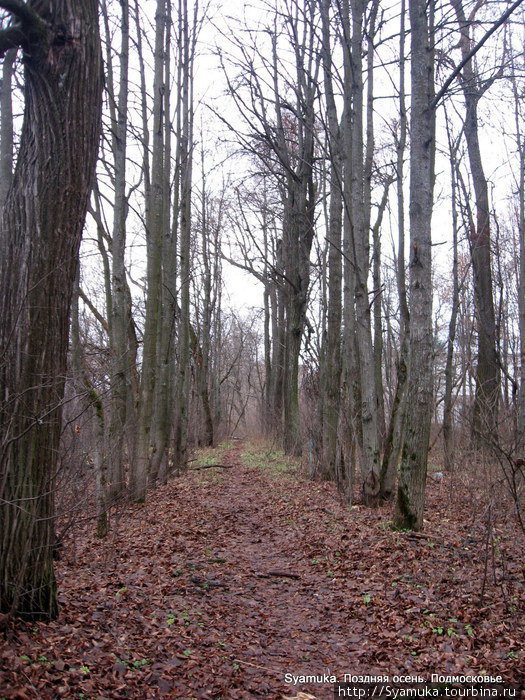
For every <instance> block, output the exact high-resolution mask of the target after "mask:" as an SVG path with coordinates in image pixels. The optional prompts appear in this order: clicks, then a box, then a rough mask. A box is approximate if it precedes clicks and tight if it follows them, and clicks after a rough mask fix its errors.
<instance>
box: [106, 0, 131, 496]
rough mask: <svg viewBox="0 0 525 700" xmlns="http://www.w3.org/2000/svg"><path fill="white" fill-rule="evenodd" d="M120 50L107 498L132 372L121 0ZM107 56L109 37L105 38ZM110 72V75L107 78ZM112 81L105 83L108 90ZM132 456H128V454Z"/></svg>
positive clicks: (119, 486)
mask: <svg viewBox="0 0 525 700" xmlns="http://www.w3.org/2000/svg"><path fill="white" fill-rule="evenodd" d="M120 6H121V22H120V34H121V47H120V52H119V57H120V70H119V74H120V78H119V92H118V99H117V100H115V96H114V95H112V96H111V95H110V103H112V102H113V103H115V109H114V110H112V111H113V115H114V119H113V123H112V130H113V133H112V136H113V138H112V148H113V157H114V162H115V175H114V177H115V204H114V207H113V233H112V238H111V260H112V270H111V297H112V300H111V308H110V309H108V314H110V315H111V319H110V347H111V355H112V360H113V368H112V372H111V376H110V388H111V398H112V411H111V422H110V429H109V437H110V441H111V462H110V464H111V474H110V479H109V481H110V484H111V487H110V488H111V498H113V499H116V498H119V497H120V496H121V494H122V493H123V491H124V490H125V487H126V482H125V478H124V438H125V434H126V427H127V425H126V424H127V421H128V420H132V418H133V417H132V416H130V415H128V410H129V408H130V407H131V406H132V405H133V404H132V402H131V401H130V396H129V395H130V393H131V372H130V351H129V343H128V285H127V280H126V262H125V255H126V219H127V210H128V202H127V198H126V151H127V129H128V91H129V85H128V63H129V5H128V1H127V0H121V3H120ZM106 41H107V43H108V48H109V53H110V55H111V51H110V41H111V37H110V34H109V32H108V33H107V36H106ZM111 74H112V70H110V75H111ZM112 84H113V81H111V82H109V85H108V88H109V87H110V86H112ZM128 457H131V455H128Z"/></svg>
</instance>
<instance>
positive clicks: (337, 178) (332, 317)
mask: <svg viewBox="0 0 525 700" xmlns="http://www.w3.org/2000/svg"><path fill="white" fill-rule="evenodd" d="M329 8H330V3H329V0H323V1H322V3H321V9H322V29H323V75H324V86H325V93H326V102H327V114H328V152H329V157H330V207H329V215H328V236H327V245H328V308H327V315H326V316H327V318H326V321H327V323H326V342H325V348H324V353H323V355H324V356H323V373H322V374H323V382H322V394H321V405H322V415H321V418H322V460H321V474H322V476H323V477H325V478H329V479H335V478H336V471H337V454H338V429H339V409H340V402H341V323H342V315H343V309H342V296H341V295H342V278H343V263H342V255H341V234H342V228H343V191H342V187H343V165H342V160H343V154H342V138H341V129H340V127H339V122H338V118H337V109H336V103H335V96H334V88H333V83H332V69H333V66H332V52H331V47H330V16H329Z"/></svg>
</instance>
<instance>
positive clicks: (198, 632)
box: [0, 443, 525, 700]
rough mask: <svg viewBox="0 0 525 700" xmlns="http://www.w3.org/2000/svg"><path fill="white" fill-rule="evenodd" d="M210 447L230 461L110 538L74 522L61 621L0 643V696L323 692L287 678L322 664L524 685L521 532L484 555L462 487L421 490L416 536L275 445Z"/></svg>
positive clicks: (132, 511) (140, 511) (20, 630)
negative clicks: (346, 499)
mask: <svg viewBox="0 0 525 700" xmlns="http://www.w3.org/2000/svg"><path fill="white" fill-rule="evenodd" d="M215 454H216V455H217V457H216V461H220V464H222V465H225V466H227V467H229V468H225V469H222V468H218V467H213V468H204V469H203V468H199V469H195V470H193V471H191V472H189V473H188V474H186V475H184V476H182V477H180V478H175V479H173V480H172V481H171V482H170V483H169V484H168V485H167V486H165V487H160V488H158V489H156V490H155V491H154V492H152V493H151V494H150V496H149V500H148V503H147V504H146V505H132V506H131V505H130V506H127V507H126V508H124V509H123V510H122V511H121V512H120V513H119V516H118V521H115V519H114V522H113V532H112V534H111V535H110V536H109V537H108V538H107V539H106V540H104V541H99V540H96V539H95V538H94V537H93V536H92V535H91V534H90V533H88V532H87V531H86V532H84V531H83V530H82V528H80V527H79V528H78V529H77V531H76V532H75V536H74V537H71V538H70V540H69V541H68V542H67V543H66V545H65V548H64V553H63V555H62V559H61V561H60V562H59V563H58V569H59V589H60V599H61V603H62V607H61V615H60V618H59V619H58V620H57V621H55V622H52V623H49V624H23V623H16V624H15V625H10V626H9V629H8V630H7V633H6V639H5V640H4V641H2V642H0V645H1V646H0V664H2V667H1V668H2V671H1V673H0V679H1V680H0V688H1V690H0V698H2V697H5V698H14V697H17V698H56V697H66V698H86V699H88V698H89V699H90V700H91V699H94V698H97V699H101V698H104V699H105V698H107V699H109V698H161V697H167V698H177V699H181V700H183V699H184V700H186V699H187V700H191V698H226V699H229V698H232V699H236V698H282V697H283V696H291V697H296V696H297V695H298V693H300V692H301V691H302V692H308V693H310V694H312V695H314V696H315V697H316V698H320V699H322V700H324V699H325V698H326V699H328V698H332V697H333V690H332V688H333V686H332V685H331V684H330V683H322V682H319V683H317V682H315V683H312V682H310V683H309V682H302V681H303V680H304V679H297V678H296V679H295V680H296V681H297V682H295V683H294V681H293V680H291V676H292V675H293V676H295V677H299V676H322V675H324V674H327V675H335V676H337V677H338V678H339V679H342V678H343V675H344V674H354V675H389V676H390V677H392V676H393V675H423V676H424V677H430V674H431V673H439V674H474V675H477V674H480V673H488V674H492V675H498V674H499V675H502V676H503V677H504V678H505V680H507V681H508V682H514V683H521V684H523V682H524V680H525V631H524V611H525V600H524V581H525V568H524V563H523V538H522V537H521V536H518V535H516V537H510V538H508V539H505V535H504V534H501V536H498V537H499V538H498V540H497V548H496V550H495V549H494V546H493V545H494V538H492V539H491V540H490V547H489V546H488V540H487V541H485V539H484V537H485V535H484V530H483V528H482V527H481V525H478V526H476V524H475V519H474V518H475V510H476V506H475V503H474V500H473V499H472V498H471V497H469V499H468V501H467V500H466V501H465V502H464V503H463V504H462V502H461V501H460V500H458V499H459V496H458V495H457V494H454V493H452V492H451V491H450V485H449V484H447V483H446V479H444V480H440V481H439V483H432V492H431V494H430V504H429V509H428V512H429V521H430V522H429V523H428V525H427V526H426V530H425V533H424V534H423V535H419V536H418V535H411V534H410V533H396V532H393V531H391V530H390V528H389V527H388V521H389V519H390V517H391V513H390V508H389V507H385V508H382V509H379V510H377V511H371V510H368V509H365V508H363V507H359V506H355V507H353V508H349V507H348V506H346V505H344V504H343V503H342V502H341V500H340V498H339V497H338V495H337V493H336V491H335V489H334V488H333V486H331V485H328V484H319V483H312V482H311V481H308V480H306V479H304V477H303V476H302V475H301V474H300V473H299V472H298V471H297V470H296V469H295V468H294V465H293V464H292V463H291V462H289V461H287V460H286V459H284V458H282V456H281V455H279V454H277V453H275V452H274V451H272V450H271V449H270V448H265V447H264V446H261V445H259V446H254V445H249V444H246V445H245V444H242V443H241V444H236V445H234V446H232V447H229V448H226V449H223V450H222V451H220V452H217V453H215ZM203 466H206V464H205V465H203ZM467 502H468V503H469V507H470V508H471V509H472V517H468V519H467V518H466V517H465V511H464V510H461V509H462V508H463V509H464V508H465V507H466V503H467ZM454 513H455V514H456V515H455V516H454V515H453V514H454ZM467 520H468V521H467ZM90 527H91V526H90ZM494 532H495V533H496V535H497V531H494ZM507 534H508V533H507ZM487 554H490V557H489V558H487ZM286 674H290V676H288V677H287V676H286Z"/></svg>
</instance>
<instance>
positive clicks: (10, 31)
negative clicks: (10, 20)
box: [0, 27, 25, 58]
mask: <svg viewBox="0 0 525 700" xmlns="http://www.w3.org/2000/svg"><path fill="white" fill-rule="evenodd" d="M24 40H25V34H24V32H23V31H22V30H21V29H20V27H8V28H7V29H2V31H0V58H3V57H4V56H5V54H6V53H7V52H8V51H9V49H17V48H18V47H19V46H21V45H22V44H23V42H24Z"/></svg>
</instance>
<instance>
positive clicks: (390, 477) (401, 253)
mask: <svg viewBox="0 0 525 700" xmlns="http://www.w3.org/2000/svg"><path fill="white" fill-rule="evenodd" d="M405 15H406V5H405V0H401V7H400V28H399V37H400V39H399V138H398V141H397V144H396V188H397V221H398V246H397V265H396V277H397V290H398V296H399V311H400V319H399V355H398V359H397V372H396V390H395V394H394V398H393V401H392V406H391V409H390V420H389V424H388V430H387V434H386V438H385V443H384V451H383V461H382V463H381V487H380V488H381V497H382V498H383V499H385V500H388V499H389V498H391V496H392V493H393V491H394V487H395V481H396V476H397V467H398V463H399V454H400V452H401V441H402V437H403V427H404V421H405V407H406V379H407V362H408V326H409V313H408V303H407V291H406V272H405V195H404V190H403V188H404V162H405V149H406V138H407V113H406V102H405V98H406V95H405Z"/></svg>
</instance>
